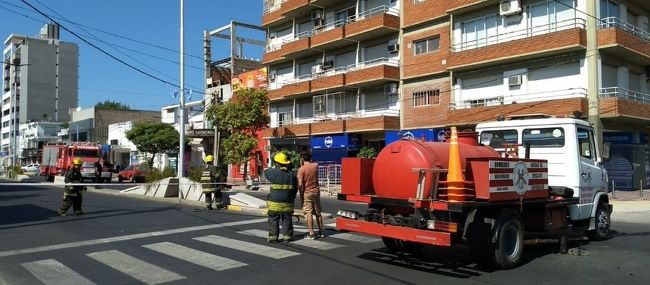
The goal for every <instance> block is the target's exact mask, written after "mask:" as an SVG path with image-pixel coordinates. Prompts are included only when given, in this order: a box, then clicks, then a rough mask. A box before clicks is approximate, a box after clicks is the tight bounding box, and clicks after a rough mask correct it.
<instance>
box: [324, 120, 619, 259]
mask: <svg viewBox="0 0 650 285" xmlns="http://www.w3.org/2000/svg"><path fill="white" fill-rule="evenodd" d="M477 138H480V143H479V140H478V139H477ZM601 162H602V161H601V157H600V154H599V150H598V148H597V147H596V141H595V138H594V131H593V129H592V128H591V127H590V125H589V123H587V122H585V121H583V120H579V119H573V118H535V119H530V118H528V119H521V120H507V121H497V122H487V123H481V124H478V125H477V126H476V132H458V131H456V128H452V130H451V138H450V140H448V142H445V143H441V142H423V141H418V140H400V141H397V142H394V143H391V144H389V145H387V146H386V147H385V148H384V149H383V150H382V151H381V152H380V153H379V155H378V156H377V158H376V159H375V160H374V161H370V162H369V163H366V164H363V163H359V161H358V159H354V158H352V159H344V161H343V166H342V171H343V172H342V191H341V194H339V196H338V198H339V200H347V201H357V202H365V203H367V204H368V208H367V211H365V212H358V211H352V210H344V209H342V210H339V211H338V216H339V217H337V221H336V225H337V228H338V229H340V230H347V231H353V232H359V233H365V234H370V235H376V236H380V237H381V238H382V240H383V242H384V244H385V245H386V247H387V248H389V249H391V250H394V251H418V250H420V249H421V248H422V246H423V245H434V246H452V245H454V244H458V243H464V244H467V245H469V247H470V249H471V250H472V255H473V256H474V257H476V258H477V262H478V263H479V264H482V265H485V266H489V267H493V268H501V269H509V268H512V267H515V266H517V265H518V264H519V263H520V261H521V257H522V255H523V252H524V251H523V250H524V240H525V239H528V238H540V237H543V238H546V239H548V238H552V239H557V240H558V242H559V244H560V250H561V251H562V252H563V253H566V252H567V245H566V243H567V238H569V237H572V236H574V235H584V234H585V233H586V235H587V236H588V237H589V238H591V239H593V240H602V239H605V238H606V237H607V235H608V232H609V229H610V224H611V222H610V221H611V220H610V215H611V212H612V206H611V205H610V204H609V199H608V196H607V188H606V187H607V173H606V171H605V170H604V168H603V167H601ZM362 173H368V174H370V173H371V175H362Z"/></svg>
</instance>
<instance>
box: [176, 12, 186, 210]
mask: <svg viewBox="0 0 650 285" xmlns="http://www.w3.org/2000/svg"><path fill="white" fill-rule="evenodd" d="M180 1H181V2H180V5H181V7H180V8H181V9H180V10H181V15H180V17H181V19H180V26H181V28H180V57H181V58H180V73H181V74H180V86H179V89H180V90H179V93H180V94H179V95H180V96H179V97H180V100H181V102H180V108H181V110H180V116H181V122H180V128H179V130H180V140H179V142H178V162H177V163H176V164H177V165H178V172H177V177H178V178H181V177H183V173H184V168H185V161H184V154H185V43H184V42H185V32H184V30H183V29H184V27H183V26H184V25H185V18H184V14H185V11H184V10H185V2H184V0H180ZM178 196H179V198H180V196H181V195H178Z"/></svg>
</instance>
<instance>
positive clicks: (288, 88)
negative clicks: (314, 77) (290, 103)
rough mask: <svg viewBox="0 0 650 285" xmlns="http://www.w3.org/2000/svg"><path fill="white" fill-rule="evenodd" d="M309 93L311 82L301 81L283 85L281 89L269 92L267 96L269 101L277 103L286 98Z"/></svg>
mask: <svg viewBox="0 0 650 285" xmlns="http://www.w3.org/2000/svg"><path fill="white" fill-rule="evenodd" d="M310 91H311V81H302V82H296V83H290V84H285V85H283V86H282V87H281V88H278V89H273V90H269V91H268V96H269V99H270V100H271V101H277V100H281V99H283V98H285V97H288V96H292V95H300V94H305V93H309V92H310Z"/></svg>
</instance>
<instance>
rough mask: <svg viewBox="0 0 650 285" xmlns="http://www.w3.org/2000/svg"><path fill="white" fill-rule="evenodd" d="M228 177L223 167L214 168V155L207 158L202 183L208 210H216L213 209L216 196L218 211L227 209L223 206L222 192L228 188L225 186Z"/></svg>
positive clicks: (202, 173)
mask: <svg viewBox="0 0 650 285" xmlns="http://www.w3.org/2000/svg"><path fill="white" fill-rule="evenodd" d="M226 176H227V174H226V173H225V171H224V169H223V167H221V166H217V167H215V166H214V157H213V156H212V155H208V156H206V157H205V168H204V169H203V172H201V183H202V184H203V185H202V186H203V195H205V208H206V209H208V210H213V209H214V208H213V207H212V202H213V200H212V196H214V203H215V204H216V206H217V209H223V208H224V207H225V206H224V205H223V194H222V193H221V191H222V190H224V189H226V188H227V186H226V185H225V184H224V183H225V182H226V179H227V177H226ZM215 183H220V184H215Z"/></svg>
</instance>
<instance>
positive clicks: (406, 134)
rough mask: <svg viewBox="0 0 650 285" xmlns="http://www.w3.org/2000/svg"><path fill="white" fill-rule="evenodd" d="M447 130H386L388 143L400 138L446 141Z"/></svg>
mask: <svg viewBox="0 0 650 285" xmlns="http://www.w3.org/2000/svg"><path fill="white" fill-rule="evenodd" d="M445 132H446V130H445V129H415V130H403V131H386V134H385V138H386V145H388V144H389V143H392V142H394V141H397V140H400V139H416V140H423V141H428V142H443V141H445Z"/></svg>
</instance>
